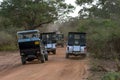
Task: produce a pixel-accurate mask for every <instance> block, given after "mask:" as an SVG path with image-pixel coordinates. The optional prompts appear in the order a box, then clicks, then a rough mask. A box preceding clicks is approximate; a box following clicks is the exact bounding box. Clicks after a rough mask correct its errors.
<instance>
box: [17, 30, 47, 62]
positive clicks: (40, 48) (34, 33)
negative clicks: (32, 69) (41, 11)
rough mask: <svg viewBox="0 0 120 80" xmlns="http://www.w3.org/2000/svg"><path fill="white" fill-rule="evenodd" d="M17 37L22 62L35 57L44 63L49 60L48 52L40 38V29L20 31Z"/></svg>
mask: <svg viewBox="0 0 120 80" xmlns="http://www.w3.org/2000/svg"><path fill="white" fill-rule="evenodd" d="M17 37H18V45H19V50H20V55H21V61H22V64H25V63H26V61H32V60H34V59H38V61H40V62H42V63H44V61H45V59H46V60H48V54H47V52H46V51H45V48H44V45H43V44H42V42H41V40H40V39H39V30H26V31H19V32H17Z"/></svg>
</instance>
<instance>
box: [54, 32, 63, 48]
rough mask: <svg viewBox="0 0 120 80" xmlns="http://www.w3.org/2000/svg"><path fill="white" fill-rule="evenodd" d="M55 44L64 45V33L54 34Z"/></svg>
mask: <svg viewBox="0 0 120 80" xmlns="http://www.w3.org/2000/svg"><path fill="white" fill-rule="evenodd" d="M56 40H57V44H56V45H57V46H59V45H61V47H64V35H63V34H56Z"/></svg>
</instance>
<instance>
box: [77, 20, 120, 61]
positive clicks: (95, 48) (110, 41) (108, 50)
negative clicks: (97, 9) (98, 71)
mask: <svg viewBox="0 0 120 80" xmlns="http://www.w3.org/2000/svg"><path fill="white" fill-rule="evenodd" d="M119 30H120V27H119V24H118V23H117V22H115V21H112V20H108V19H107V20H105V19H98V20H97V19H88V20H81V21H80V22H79V27H78V31H80V32H86V33H87V46H88V51H89V52H91V53H92V54H91V56H93V57H96V58H106V59H108V58H116V56H119V54H118V53H120V49H119V47H120V42H119V41H120V36H119V35H120V31H119Z"/></svg>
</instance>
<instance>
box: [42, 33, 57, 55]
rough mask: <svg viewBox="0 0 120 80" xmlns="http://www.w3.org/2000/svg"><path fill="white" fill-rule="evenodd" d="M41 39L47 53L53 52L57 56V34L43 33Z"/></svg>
mask: <svg viewBox="0 0 120 80" xmlns="http://www.w3.org/2000/svg"><path fill="white" fill-rule="evenodd" d="M41 39H42V42H43V44H44V45H45V48H46V50H47V52H48V53H49V52H52V53H53V54H56V33H55V32H47V33H41Z"/></svg>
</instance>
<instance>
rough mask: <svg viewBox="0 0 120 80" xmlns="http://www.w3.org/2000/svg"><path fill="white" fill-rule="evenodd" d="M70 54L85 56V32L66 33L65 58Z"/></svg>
mask: <svg viewBox="0 0 120 80" xmlns="http://www.w3.org/2000/svg"><path fill="white" fill-rule="evenodd" d="M70 55H75V56H78V55H84V56H86V33H83V32H69V33H68V42H67V48H66V58H69V56H70Z"/></svg>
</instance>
